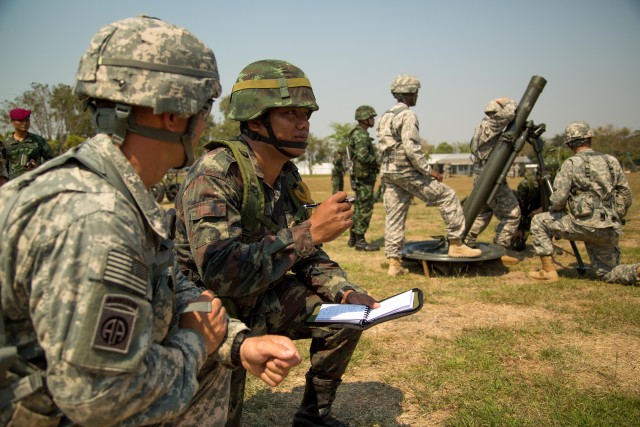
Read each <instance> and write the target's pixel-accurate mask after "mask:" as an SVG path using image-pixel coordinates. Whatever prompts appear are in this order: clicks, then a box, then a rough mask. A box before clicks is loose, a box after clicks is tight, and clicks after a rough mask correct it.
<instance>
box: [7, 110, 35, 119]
mask: <svg viewBox="0 0 640 427" xmlns="http://www.w3.org/2000/svg"><path fill="white" fill-rule="evenodd" d="M30 116H31V110H25V109H24V108H14V109H13V110H11V111H9V117H10V118H11V120H24V119H28V118H29V117H30Z"/></svg>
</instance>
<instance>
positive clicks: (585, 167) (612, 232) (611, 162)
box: [529, 122, 640, 285]
mask: <svg viewBox="0 0 640 427" xmlns="http://www.w3.org/2000/svg"><path fill="white" fill-rule="evenodd" d="M592 137H593V131H592V130H591V128H590V127H589V125H588V124H587V123H585V122H573V123H571V124H569V125H568V126H567V128H566V129H565V136H564V138H565V144H566V145H567V146H568V147H569V148H571V150H572V151H573V154H574V155H573V156H571V157H569V158H568V159H567V160H566V161H565V162H564V163H563V164H562V166H561V167H560V170H559V171H558V173H557V175H556V178H555V180H554V181H553V194H552V195H551V199H550V201H551V205H550V207H549V212H544V213H540V214H538V215H536V216H534V217H533V220H532V221H531V234H532V236H533V248H534V250H535V251H536V254H538V255H539V256H540V259H541V262H542V269H541V270H539V271H532V272H530V273H529V277H531V278H532V279H535V280H540V281H544V282H557V281H558V273H557V271H556V270H555V267H554V265H553V252H554V247H553V243H552V240H551V239H552V238H553V237H555V238H557V239H566V240H573V241H582V242H584V245H585V247H586V248H587V254H588V255H589V259H590V260H591V268H592V270H593V272H594V273H595V274H596V276H597V277H598V279H600V280H603V281H605V282H609V283H620V284H624V285H633V284H637V283H638V275H639V274H640V263H635V264H632V265H620V246H619V245H618V239H619V237H620V234H621V233H622V223H623V221H624V216H625V215H626V213H627V210H628V209H629V207H630V206H631V189H630V188H629V183H628V181H627V177H626V176H625V174H624V172H623V171H622V168H621V167H620V163H618V160H617V159H616V158H615V157H613V156H610V155H608V154H602V153H597V152H595V151H593V150H592V149H591V139H592ZM567 206H568V209H567Z"/></svg>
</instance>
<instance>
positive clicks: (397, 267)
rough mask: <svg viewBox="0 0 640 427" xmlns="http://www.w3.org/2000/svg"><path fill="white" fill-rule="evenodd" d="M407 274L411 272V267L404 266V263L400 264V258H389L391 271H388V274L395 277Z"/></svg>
mask: <svg viewBox="0 0 640 427" xmlns="http://www.w3.org/2000/svg"><path fill="white" fill-rule="evenodd" d="M405 274H409V269H407V268H404V267H403V266H402V264H400V258H389V271H387V275H388V276H391V277H395V276H404V275H405Z"/></svg>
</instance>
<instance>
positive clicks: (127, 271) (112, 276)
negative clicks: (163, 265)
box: [102, 248, 149, 297]
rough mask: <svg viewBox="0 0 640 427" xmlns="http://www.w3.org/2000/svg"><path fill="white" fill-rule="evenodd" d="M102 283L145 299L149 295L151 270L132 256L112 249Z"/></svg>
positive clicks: (108, 255)
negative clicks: (148, 287)
mask: <svg viewBox="0 0 640 427" xmlns="http://www.w3.org/2000/svg"><path fill="white" fill-rule="evenodd" d="M102 281H103V282H105V283H107V284H110V285H114V286H118V287H120V288H124V289H126V290H128V291H130V292H133V293H134V294H136V295H139V296H142V297H144V296H146V295H147V286H148V283H149V270H148V267H147V266H146V265H145V264H143V263H142V262H141V261H140V260H138V259H135V258H133V257H132V256H131V255H130V254H128V253H126V252H124V251H122V250H119V249H117V248H112V249H110V250H109V252H108V254H107V259H106V262H105V266H104V271H103V274H102Z"/></svg>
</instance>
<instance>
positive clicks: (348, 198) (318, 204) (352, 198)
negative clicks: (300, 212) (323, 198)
mask: <svg viewBox="0 0 640 427" xmlns="http://www.w3.org/2000/svg"><path fill="white" fill-rule="evenodd" d="M355 201H356V198H355V197H347V198H346V199H344V200H343V201H342V202H347V203H353V202H355ZM318 206H320V203H305V204H304V205H302V207H303V208H305V209H310V208H317V207H318Z"/></svg>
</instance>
